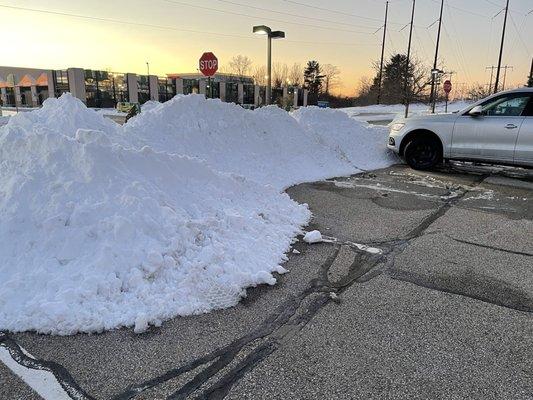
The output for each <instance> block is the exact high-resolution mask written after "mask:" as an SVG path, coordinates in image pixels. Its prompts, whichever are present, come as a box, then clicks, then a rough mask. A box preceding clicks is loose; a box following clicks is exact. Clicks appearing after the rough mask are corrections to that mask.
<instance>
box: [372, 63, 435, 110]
mask: <svg viewBox="0 0 533 400" xmlns="http://www.w3.org/2000/svg"><path fill="white" fill-rule="evenodd" d="M406 63H407V56H406V55H404V54H395V55H393V56H392V57H391V58H390V59H389V60H388V61H387V62H386V63H385V65H384V66H383V77H382V84H381V101H382V102H383V103H384V104H398V103H403V102H404V101H405V80H406V79H405V78H406V76H407V82H408V85H407V92H408V96H409V99H410V101H424V100H425V98H424V96H425V92H426V89H427V85H428V83H429V72H428V71H427V69H426V68H425V67H424V66H423V65H422V64H421V63H420V62H419V61H417V60H416V59H411V60H410V61H409V69H407V68H406ZM375 68H376V76H375V77H374V79H373V81H372V86H371V87H370V88H368V90H367V92H366V93H362V95H363V96H365V97H367V98H368V99H371V100H372V101H375V99H376V98H377V92H378V86H379V65H378V64H376V65H375Z"/></svg>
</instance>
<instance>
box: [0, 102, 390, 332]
mask: <svg viewBox="0 0 533 400" xmlns="http://www.w3.org/2000/svg"><path fill="white" fill-rule="evenodd" d="M386 137H387V130H386V129H384V128H381V127H371V126H369V125H367V124H366V123H361V122H359V121H356V120H354V119H353V118H350V117H349V116H348V115H347V114H346V113H343V112H340V111H333V110H323V109H318V108H306V109H301V110H299V111H297V112H295V113H294V114H292V115H291V114H288V113H286V112H284V111H282V110H280V109H278V108H277V107H268V108H262V109H259V110H255V111H249V110H244V109H243V108H241V107H239V106H237V105H234V104H228V103H222V102H220V101H219V100H206V99H204V98H203V96H199V95H190V96H177V97H175V98H174V99H173V100H171V101H168V102H166V103H164V104H151V105H150V107H148V109H145V110H143V112H142V113H141V114H140V115H138V116H136V117H135V118H133V119H132V120H131V121H130V122H128V123H127V124H126V125H124V126H120V125H118V124H115V123H114V122H112V121H110V120H108V119H107V118H104V117H103V116H102V115H101V114H100V113H95V112H94V111H93V110H90V109H87V108H86V107H85V105H84V104H83V103H82V102H81V101H79V100H77V99H75V98H74V97H72V96H70V95H68V94H66V95H63V96H62V97H61V98H59V99H48V100H46V102H45V104H44V106H43V108H42V109H39V110H35V111H33V112H27V113H19V114H18V115H15V116H12V117H10V119H9V122H8V123H7V125H5V126H4V127H1V128H0V243H2V245H1V246H0V281H1V282H2V285H0V330H12V331H24V330H36V331H38V332H43V333H53V334H73V333H76V332H101V331H103V330H108V329H113V328H117V327H121V326H135V331H136V332H142V331H144V330H145V329H146V328H147V327H148V325H149V324H153V325H159V324H161V322H162V321H164V320H166V319H169V318H172V317H174V316H178V315H190V314H196V313H203V312H207V311H210V310H213V309H217V308H224V307H229V306H232V305H235V304H236V303H237V302H238V301H239V299H240V298H241V297H242V296H245V289H246V288H247V287H249V286H254V285H258V284H264V283H266V284H274V283H275V282H276V279H275V277H274V276H273V273H274V272H277V273H284V272H286V271H285V269H284V268H283V267H282V266H281V264H282V263H283V261H284V260H285V259H286V256H285V253H286V252H288V251H289V250H290V247H291V243H292V242H293V240H294V238H295V236H296V235H298V234H299V233H301V232H302V227H303V226H305V224H306V223H307V222H308V220H309V218H310V212H309V210H308V208H307V205H305V204H297V203H296V202H294V201H293V200H291V199H290V198H289V197H288V195H287V194H285V193H284V192H283V189H284V188H286V187H288V186H290V185H293V184H296V183H300V182H304V181H313V180H318V179H323V178H326V177H332V176H338V175H347V174H353V173H355V172H358V171H360V170H363V169H365V170H367V169H374V168H381V167H385V166H388V165H390V164H392V163H394V162H395V161H396V159H395V157H394V156H393V155H392V154H390V153H388V152H387V150H386V147H385V143H386Z"/></svg>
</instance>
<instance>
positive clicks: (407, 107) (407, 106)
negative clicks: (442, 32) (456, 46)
mask: <svg viewBox="0 0 533 400" xmlns="http://www.w3.org/2000/svg"><path fill="white" fill-rule="evenodd" d="M415 5H416V0H413V9H412V11H411V27H410V28H409V44H408V45H407V60H406V65H405V83H404V86H405V87H404V89H405V118H407V116H408V115H409V63H410V61H411V60H410V58H411V40H412V38H413V22H414V20H415Z"/></svg>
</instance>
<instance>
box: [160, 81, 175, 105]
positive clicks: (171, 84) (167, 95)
mask: <svg viewBox="0 0 533 400" xmlns="http://www.w3.org/2000/svg"><path fill="white" fill-rule="evenodd" d="M157 83H158V94H159V96H158V97H159V101H160V102H161V103H164V102H165V101H168V100H170V99H171V98H173V97H174V96H175V95H176V80H175V79H170V78H159V79H158V80H157Z"/></svg>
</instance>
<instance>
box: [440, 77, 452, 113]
mask: <svg viewBox="0 0 533 400" xmlns="http://www.w3.org/2000/svg"><path fill="white" fill-rule="evenodd" d="M442 88H443V89H444V92H445V93H446V109H445V111H444V112H448V97H449V94H450V92H451V91H452V81H450V80H449V79H448V80H445V81H444V83H443V85H442Z"/></svg>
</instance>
